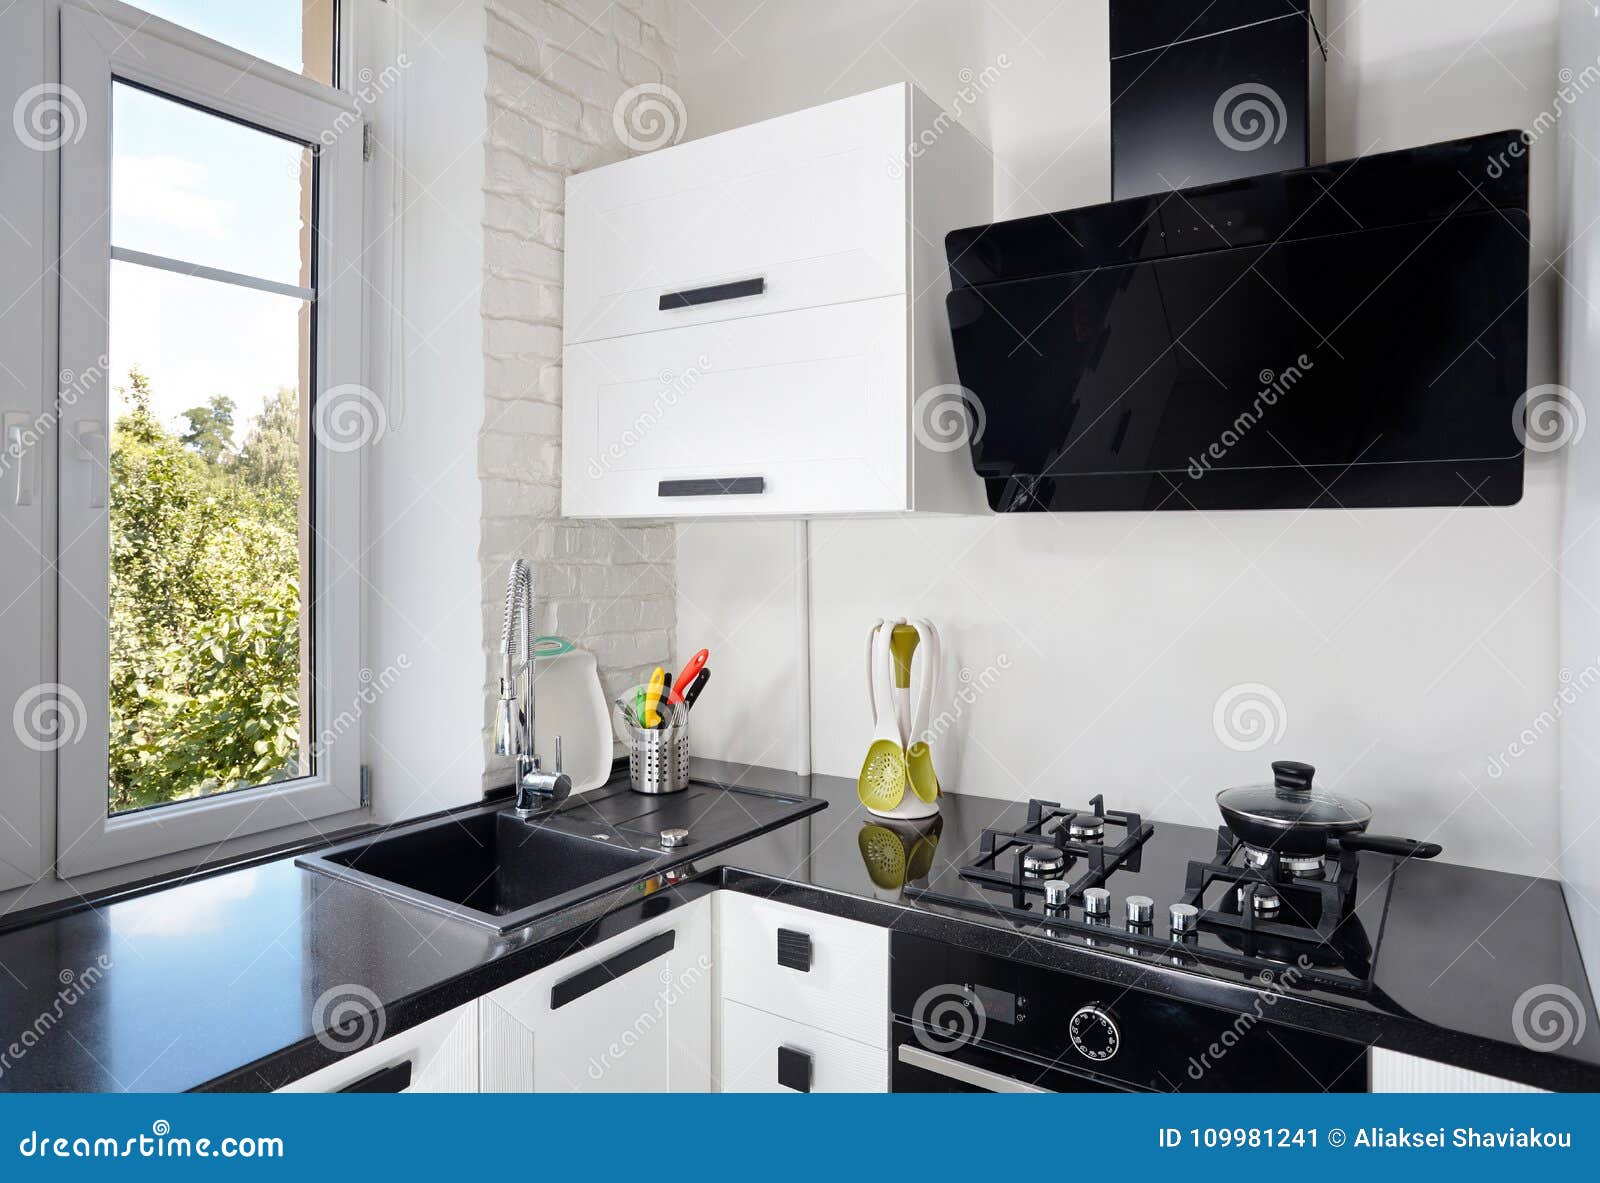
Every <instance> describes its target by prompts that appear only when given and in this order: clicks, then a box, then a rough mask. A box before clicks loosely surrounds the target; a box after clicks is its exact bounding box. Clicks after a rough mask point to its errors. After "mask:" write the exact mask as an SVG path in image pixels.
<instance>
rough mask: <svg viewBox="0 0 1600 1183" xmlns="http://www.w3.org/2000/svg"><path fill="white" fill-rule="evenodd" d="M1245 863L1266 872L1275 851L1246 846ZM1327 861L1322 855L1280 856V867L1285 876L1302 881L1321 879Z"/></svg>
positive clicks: (1247, 844)
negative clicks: (1294, 877)
mask: <svg viewBox="0 0 1600 1183" xmlns="http://www.w3.org/2000/svg"><path fill="white" fill-rule="evenodd" d="M1243 849H1244V861H1245V862H1247V863H1248V864H1250V866H1252V867H1254V868H1255V869H1256V870H1258V871H1260V870H1264V869H1265V868H1266V867H1267V865H1268V864H1269V863H1270V862H1271V861H1272V855H1273V853H1274V852H1273V851H1270V850H1264V849H1262V848H1261V847H1259V846H1251V845H1250V844H1249V843H1245V844H1244V848H1243ZM1326 864H1327V860H1326V859H1324V858H1323V857H1322V856H1321V855H1320V854H1312V855H1305V856H1292V855H1282V854H1280V855H1278V867H1279V869H1280V870H1281V871H1282V872H1283V873H1284V874H1285V875H1294V876H1297V877H1299V878H1301V879H1316V878H1320V877H1321V875H1322V873H1323V868H1324V866H1326Z"/></svg>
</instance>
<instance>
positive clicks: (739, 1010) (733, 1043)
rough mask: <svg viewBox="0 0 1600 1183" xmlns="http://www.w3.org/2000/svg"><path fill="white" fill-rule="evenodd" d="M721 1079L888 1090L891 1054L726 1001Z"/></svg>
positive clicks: (779, 1086)
mask: <svg viewBox="0 0 1600 1183" xmlns="http://www.w3.org/2000/svg"><path fill="white" fill-rule="evenodd" d="M719 1029H720V1034H721V1039H720V1044H721V1054H720V1056H719V1060H718V1064H717V1082H718V1085H719V1087H720V1089H721V1091H722V1092H725V1093H781V1092H789V1091H792V1092H801V1093H884V1092H888V1091H889V1054H888V1052H887V1050H886V1049H884V1048H882V1047H874V1046H872V1045H871V1044H866V1043H858V1042H857V1041H856V1040H854V1039H847V1038H846V1037H845V1036H843V1035H835V1034H833V1033H832V1032H829V1031H822V1030H819V1029H818V1028H816V1027H811V1026H808V1025H807V1024H805V1023H799V1022H796V1021H795V1020H794V1019H786V1018H784V1017H782V1016H781V1015H769V1014H768V1013H767V1012H766V1011H764V1010H757V1009H756V1008H755V1007H753V1006H745V1005H744V1004H743V1003H742V1002H733V1001H730V1000H728V999H724V1000H723V1001H722V1014H721V1022H720V1024H719Z"/></svg>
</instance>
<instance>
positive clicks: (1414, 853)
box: [1339, 834, 1444, 858]
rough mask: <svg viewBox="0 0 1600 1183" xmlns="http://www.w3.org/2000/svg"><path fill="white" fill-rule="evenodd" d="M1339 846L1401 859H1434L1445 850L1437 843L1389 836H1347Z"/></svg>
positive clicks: (1341, 839)
mask: <svg viewBox="0 0 1600 1183" xmlns="http://www.w3.org/2000/svg"><path fill="white" fill-rule="evenodd" d="M1339 845H1340V846H1343V847H1344V848H1345V849H1346V850H1370V851H1372V852H1373V853H1375V854H1393V855H1397V856H1399V857H1400V858H1433V857H1434V856H1435V855H1437V854H1439V853H1441V852H1442V851H1443V850H1444V847H1442V846H1440V845H1439V844H1438V843H1437V842H1418V841H1417V840H1416V839H1415V838H1391V837H1390V836H1389V835H1387V834H1346V835H1345V836H1344V837H1343V838H1340V839H1339Z"/></svg>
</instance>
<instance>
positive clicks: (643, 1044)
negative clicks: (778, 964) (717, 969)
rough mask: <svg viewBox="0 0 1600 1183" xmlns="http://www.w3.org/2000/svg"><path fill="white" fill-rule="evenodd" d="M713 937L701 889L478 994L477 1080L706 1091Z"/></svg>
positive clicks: (504, 1085)
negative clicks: (637, 922) (657, 913)
mask: <svg viewBox="0 0 1600 1183" xmlns="http://www.w3.org/2000/svg"><path fill="white" fill-rule="evenodd" d="M711 948H712V944H711V900H710V899H709V898H705V899H700V900H696V901H694V902H692V903H689V904H686V905H684V906H682V907H678V908H674V909H673V910H672V911H670V912H668V913H666V914H664V915H662V916H659V917H657V918H655V919H653V920H650V921H647V922H645V923H644V924H641V925H639V926H637V927H635V928H632V929H630V930H628V931H627V932H624V933H620V934H619V935H617V936H615V937H612V938H610V939H609V940H606V941H603V942H601V943H600V944H598V945H595V946H593V947H592V948H589V949H585V950H583V951H582V952H580V953H576V954H574V955H573V956H571V957H567V958H565V959H563V960H561V961H558V962H556V963H555V964H554V965H550V966H546V967H545V968H544V969H541V970H538V971H536V972H534V973H531V974H529V975H528V976H527V977H525V978H521V979H519V980H518V981H515V982H512V983H511V984H510V985H508V986H502V987H501V988H500V989H498V990H496V991H494V992H493V993H492V994H486V995H484V996H483V997H482V998H480V999H479V1000H478V1005H479V1017H480V1040H481V1047H482V1085H483V1091H485V1092H540V1093H568V1092H572V1093H577V1092H612V1093H616V1092H640V1093H658V1092H659V1093H666V1092H680V1093H681V1092H706V1091H709V1090H710V1088H711V1024H712V1015H713V1011H714V1002H715V991H716V986H715V982H714V978H713V974H712V961H711V957H712V954H711Z"/></svg>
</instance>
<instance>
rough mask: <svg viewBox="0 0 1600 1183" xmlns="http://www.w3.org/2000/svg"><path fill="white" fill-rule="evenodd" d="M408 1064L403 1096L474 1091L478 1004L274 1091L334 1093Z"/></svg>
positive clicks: (377, 1044)
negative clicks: (408, 1081)
mask: <svg viewBox="0 0 1600 1183" xmlns="http://www.w3.org/2000/svg"><path fill="white" fill-rule="evenodd" d="M403 1064H410V1066H411V1084H410V1086H409V1087H408V1088H406V1089H405V1090H404V1091H406V1092H408V1093H475V1092H477V1091H478V1004H477V1003H476V1002H471V1003H468V1004H467V1005H466V1006H463V1007H459V1008H457V1009H456V1010H453V1011H448V1012H446V1013H445V1014H442V1015H439V1016H438V1017H437V1018H432V1019H429V1020H428V1021H427V1022H425V1023H418V1024H417V1025H416V1026H415V1027H412V1028H411V1029H410V1030H407V1031H402V1032H401V1033H400V1034H399V1035H394V1036H391V1037H390V1038H388V1039H384V1040H381V1041H379V1042H378V1043H375V1044H373V1045H372V1046H371V1047H368V1048H362V1049H361V1050H360V1051H358V1052H352V1053H351V1054H350V1055H348V1056H346V1057H345V1058H344V1059H342V1060H340V1061H339V1062H338V1063H337V1064H329V1065H328V1066H327V1067H326V1068H321V1069H318V1070H317V1071H316V1072H313V1073H312V1074H311V1075H310V1076H302V1077H301V1078H300V1079H299V1080H296V1081H293V1082H291V1083H289V1084H286V1085H284V1086H283V1088H281V1089H279V1090H278V1091H279V1092H282V1093H337V1092H341V1091H343V1090H344V1089H347V1088H349V1087H350V1086H351V1085H353V1084H355V1083H357V1082H358V1081H362V1080H365V1079H366V1078H367V1077H369V1076H371V1075H373V1073H376V1072H381V1071H383V1070H384V1069H385V1068H393V1067H396V1066H398V1065H403Z"/></svg>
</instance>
